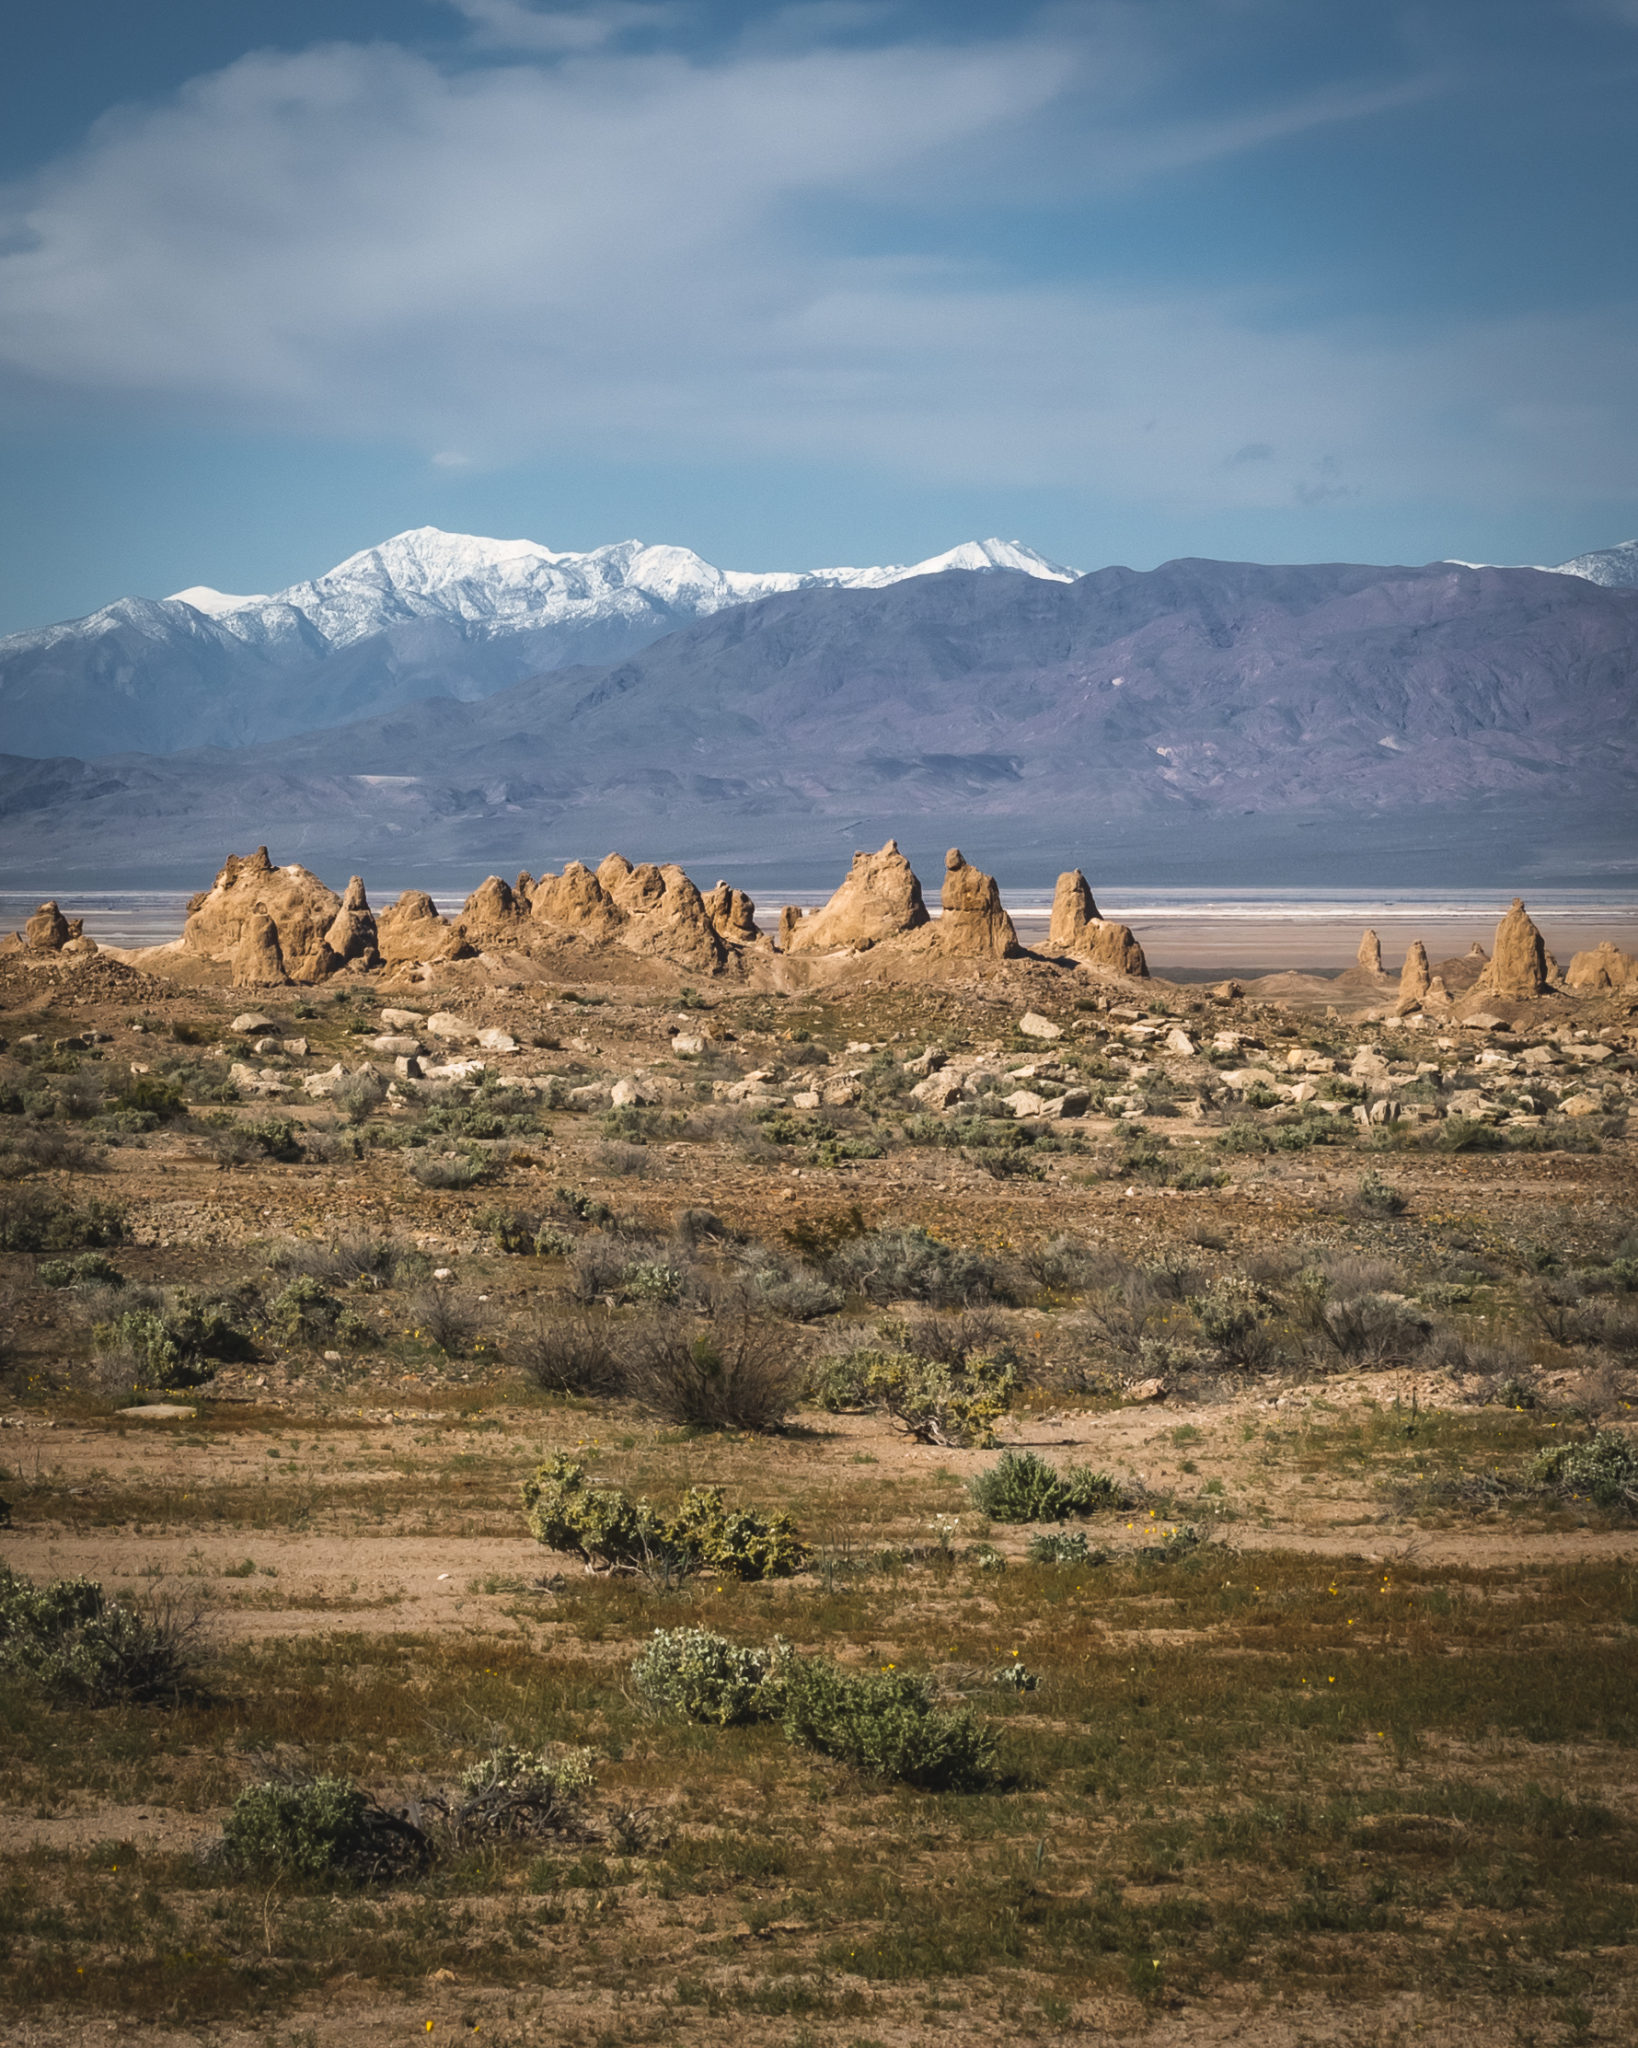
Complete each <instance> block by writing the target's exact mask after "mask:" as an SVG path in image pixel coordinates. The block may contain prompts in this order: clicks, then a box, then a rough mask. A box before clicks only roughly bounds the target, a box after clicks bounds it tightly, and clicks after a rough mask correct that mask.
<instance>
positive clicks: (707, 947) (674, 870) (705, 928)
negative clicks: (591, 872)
mask: <svg viewBox="0 0 1638 2048" xmlns="http://www.w3.org/2000/svg"><path fill="white" fill-rule="evenodd" d="M603 865H604V866H605V867H606V866H607V865H608V863H607V862H606V861H605V862H604V864H603ZM598 873H599V875H601V873H602V869H599V870H598ZM656 881H657V882H658V885H659V886H658V893H657V894H656V893H655V883H656ZM624 892H625V897H626V901H625V903H623V904H622V906H621V907H622V908H623V909H624V910H625V911H626V927H625V930H624V931H623V932H622V933H621V934H620V943H621V945H623V946H627V947H629V948H630V949H631V951H632V952H634V953H659V954H663V955H664V956H665V958H667V959H669V960H677V961H681V962H683V963H685V964H686V965H688V966H692V967H699V968H703V969H704V970H705V971H706V972H707V973H709V974H716V973H718V972H720V971H721V969H722V968H723V967H725V966H726V965H727V963H728V949H727V947H726V946H724V944H723V943H722V939H721V937H720V936H719V934H718V932H717V928H716V926H715V925H714V924H713V923H712V922H711V919H710V918H709V916H708V915H707V914H706V909H705V900H704V898H703V897H702V896H701V895H700V892H699V890H698V889H696V888H695V886H694V884H693V883H692V882H691V881H690V880H689V878H688V877H687V875H685V874H684V873H683V871H682V869H681V868H679V867H677V866H675V865H673V864H672V863H670V862H668V863H667V864H666V866H664V867H663V868H657V867H651V866H648V865H646V864H645V865H644V866H643V867H639V868H633V869H632V871H631V873H630V874H629V875H628V876H627V877H626V879H625V883H624ZM618 900H619V898H618V897H617V898H616V901H618ZM634 904H635V905H637V906H639V907H637V908H633V907H632V905H634Z"/></svg>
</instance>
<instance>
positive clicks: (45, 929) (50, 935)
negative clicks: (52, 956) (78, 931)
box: [23, 902, 75, 953]
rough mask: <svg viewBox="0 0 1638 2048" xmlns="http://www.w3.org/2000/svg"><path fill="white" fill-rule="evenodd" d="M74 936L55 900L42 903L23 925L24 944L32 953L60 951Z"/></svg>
mask: <svg viewBox="0 0 1638 2048" xmlns="http://www.w3.org/2000/svg"><path fill="white" fill-rule="evenodd" d="M74 936H75V934H74V932H73V930H72V929H71V928H70V926H69V922H68V919H67V918H66V917H64V916H63V914H62V911H61V910H60V909H59V908H58V907H57V905H56V903H55V902H45V903H42V904H41V905H40V907H39V909H38V910H37V911H35V913H34V915H33V916H32V917H31V918H30V919H29V921H28V923H27V924H26V925H24V927H23V944H24V945H25V946H26V947H27V948H28V950H29V952H31V953H60V952H61V951H62V949H63V948H64V946H66V945H67V944H68V942H69V940H70V939H71V938H73V937H74Z"/></svg>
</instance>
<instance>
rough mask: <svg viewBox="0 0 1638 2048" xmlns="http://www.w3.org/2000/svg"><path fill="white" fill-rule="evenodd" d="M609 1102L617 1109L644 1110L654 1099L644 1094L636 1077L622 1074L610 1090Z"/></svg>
mask: <svg viewBox="0 0 1638 2048" xmlns="http://www.w3.org/2000/svg"><path fill="white" fill-rule="evenodd" d="M609 1100H610V1102H612V1103H613V1105H614V1107H615V1108H616V1109H643V1108H646V1107H647V1106H648V1104H650V1103H651V1102H652V1101H653V1100H654V1098H653V1096H652V1095H649V1094H646V1093H645V1092H644V1090H643V1087H642V1084H641V1083H640V1082H639V1081H638V1080H637V1078H636V1077H635V1075H632V1074H622V1075H621V1076H620V1078H619V1080H618V1081H616V1082H615V1084H614V1086H613V1087H612V1088H611V1089H610V1090H609Z"/></svg>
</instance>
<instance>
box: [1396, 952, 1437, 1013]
mask: <svg viewBox="0 0 1638 2048" xmlns="http://www.w3.org/2000/svg"><path fill="white" fill-rule="evenodd" d="M1432 987H1433V969H1432V968H1431V967H1430V966H1429V965H1428V949H1427V947H1426V946H1424V945H1423V944H1422V941H1421V940H1420V939H1412V940H1411V942H1410V945H1409V947H1408V948H1407V949H1406V952H1405V964H1404V966H1403V967H1401V968H1400V970H1399V1000H1398V1002H1397V1003H1396V1004H1395V1006H1394V1007H1395V1008H1396V1009H1397V1010H1398V1012H1399V1014H1400V1015H1401V1016H1404V1017H1408V1016H1409V1015H1410V1013H1411V1011H1412V1010H1416V1009H1420V1008H1421V1006H1422V1004H1423V1003H1424V1002H1425V1001H1426V1000H1427V997H1428V993H1429V991H1430V990H1431V988H1432Z"/></svg>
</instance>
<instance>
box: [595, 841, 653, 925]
mask: <svg viewBox="0 0 1638 2048" xmlns="http://www.w3.org/2000/svg"><path fill="white" fill-rule="evenodd" d="M597 879H598V881H599V882H601V883H602V885H603V888H604V889H605V891H606V892H607V893H608V895H609V896H610V897H612V898H613V900H614V902H615V903H616V904H617V905H618V906H619V908H620V909H621V910H623V911H624V912H625V914H626V915H627V917H646V916H647V915H648V914H649V912H650V911H652V910H655V909H657V908H658V907H659V904H660V901H661V899H662V897H663V896H664V895H665V877H664V876H663V875H662V874H661V873H660V870H659V869H658V868H657V867H656V866H655V864H654V863H653V861H643V862H641V863H640V864H639V865H638V866H636V867H633V866H632V864H631V862H630V861H629V860H627V859H626V857H625V855H624V854H623V853H611V854H607V855H605V856H604V858H603V860H602V861H601V862H600V863H599V865H598V869H597Z"/></svg>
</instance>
